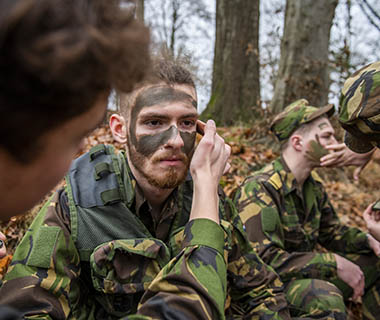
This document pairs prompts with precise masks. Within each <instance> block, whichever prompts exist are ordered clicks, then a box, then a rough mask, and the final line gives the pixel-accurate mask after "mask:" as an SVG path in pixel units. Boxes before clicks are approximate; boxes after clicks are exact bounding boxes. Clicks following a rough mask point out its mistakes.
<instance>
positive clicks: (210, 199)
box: [190, 120, 231, 223]
mask: <svg viewBox="0 0 380 320" xmlns="http://www.w3.org/2000/svg"><path fill="white" fill-rule="evenodd" d="M197 127H198V132H200V133H201V134H202V131H203V130H204V136H203V138H202V139H201V141H200V142H199V144H198V146H197V148H196V150H195V152H194V155H193V158H192V160H191V163H190V172H191V175H192V178H193V181H194V196H193V204H192V209H191V214H190V220H192V219H199V218H205V219H211V220H213V221H215V222H217V223H219V216H218V200H219V199H218V194H217V191H218V185H219V180H220V178H221V177H222V175H223V172H224V171H225V168H226V165H227V160H228V158H229V156H230V154H231V148H230V146H228V145H227V144H225V142H224V140H223V138H221V137H220V136H219V135H218V134H217V133H216V127H215V122H214V121H213V120H208V121H207V124H206V125H205V126H204V129H203V126H202V123H200V124H198V126H197Z"/></svg>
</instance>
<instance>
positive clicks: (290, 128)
mask: <svg viewBox="0 0 380 320" xmlns="http://www.w3.org/2000/svg"><path fill="white" fill-rule="evenodd" d="M334 111H335V110H334V105H332V104H328V105H326V106H324V107H322V108H317V107H313V106H310V105H309V102H308V101H307V100H306V99H299V100H297V101H295V102H293V103H291V104H290V105H288V106H287V107H286V108H285V109H284V111H282V112H281V113H279V114H278V115H277V116H276V117H275V118H274V119H273V121H272V124H271V126H270V129H271V131H272V132H273V133H274V134H275V135H276V137H277V138H278V140H280V142H283V141H285V140H287V139H288V138H289V137H290V136H291V135H292V133H293V132H294V131H296V130H297V129H298V128H299V127H300V126H301V125H303V124H305V123H309V122H311V121H313V120H314V119H317V118H318V117H320V116H322V115H324V114H326V115H327V116H328V117H331V116H332V115H333V114H334Z"/></svg>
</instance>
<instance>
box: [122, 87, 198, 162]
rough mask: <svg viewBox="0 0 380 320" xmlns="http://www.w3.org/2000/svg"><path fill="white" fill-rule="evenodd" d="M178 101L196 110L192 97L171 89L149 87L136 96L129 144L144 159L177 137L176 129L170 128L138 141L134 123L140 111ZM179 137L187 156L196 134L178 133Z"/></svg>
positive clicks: (195, 103)
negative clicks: (130, 143)
mask: <svg viewBox="0 0 380 320" xmlns="http://www.w3.org/2000/svg"><path fill="white" fill-rule="evenodd" d="M178 101H184V102H190V103H191V104H192V105H193V107H194V108H197V101H196V100H194V99H193V97H192V96H190V95H189V94H187V93H185V92H183V91H181V90H175V89H173V88H171V87H162V86H159V87H149V88H147V89H145V90H143V91H142V92H141V93H140V94H139V95H138V96H137V98H136V103H135V105H134V107H133V109H132V112H131V125H130V127H129V133H130V138H131V142H132V144H134V145H135V146H136V150H137V151H138V152H140V153H141V154H143V155H144V156H146V157H149V156H150V155H151V154H153V153H154V152H155V151H156V150H158V148H159V147H161V146H162V145H164V144H165V143H166V142H167V141H169V140H170V139H171V137H172V136H173V135H175V136H176V135H178V129H177V128H176V127H174V126H171V127H170V128H169V129H168V130H166V131H164V132H160V133H158V134H155V135H145V136H142V137H141V138H140V139H139V141H138V140H137V137H136V122H137V117H138V115H139V113H140V111H141V110H142V109H143V108H146V107H151V106H156V105H159V104H164V103H165V104H166V103H173V102H178ZM180 135H181V137H182V139H183V142H184V147H183V148H182V149H183V150H182V151H183V152H184V153H185V154H187V155H189V154H190V153H191V151H192V150H193V148H194V143H195V136H196V133H195V131H194V133H190V132H189V133H188V132H180ZM175 136H174V137H175Z"/></svg>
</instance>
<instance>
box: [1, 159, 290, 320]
mask: <svg viewBox="0 0 380 320" xmlns="http://www.w3.org/2000/svg"><path fill="white" fill-rule="evenodd" d="M79 159H81V158H79ZM78 161H79V160H77V161H76V162H74V165H73V167H75V164H76V163H77V162H78ZM117 161H119V163H120V166H119V168H120V175H119V177H122V180H123V181H122V185H123V188H120V190H121V192H124V194H123V195H122V197H123V199H124V200H123V202H122V203H121V204H122V205H123V206H125V208H127V209H128V210H129V211H131V212H133V213H134V216H133V217H132V216H129V217H128V219H124V221H122V220H120V221H116V220H114V221H113V222H112V225H110V224H109V223H103V230H99V229H97V227H98V226H99V225H101V224H102V222H103V219H104V221H106V220H107V219H108V217H107V218H104V217H105V215H103V216H100V219H99V221H100V224H98V225H94V226H90V225H89V226H88V230H83V229H82V230H80V223H78V221H79V220H80V219H82V218H83V217H81V215H83V212H82V213H80V214H78V215H75V214H74V213H75V212H76V209H78V208H75V207H78V206H75V204H74V203H73V201H72V200H70V199H71V197H70V194H72V193H73V191H72V190H70V188H77V187H78V186H76V185H75V184H74V185H73V184H72V183H68V185H67V187H66V188H65V189H63V190H60V191H58V192H57V193H56V194H55V195H54V196H53V198H52V199H51V200H50V201H49V202H48V203H47V204H46V205H45V206H44V208H43V209H42V210H41V212H40V213H39V214H38V216H37V217H36V218H35V220H34V222H33V224H32V225H31V227H30V228H29V230H28V232H27V233H26V235H25V236H24V238H23V240H22V242H21V243H20V245H19V246H18V247H17V250H16V252H15V255H14V258H13V261H12V264H11V266H10V269H9V271H8V273H7V275H6V276H5V281H4V285H3V287H2V288H1V290H0V300H1V303H3V304H8V305H11V306H12V305H13V306H17V308H21V310H22V312H24V313H25V314H26V317H27V318H30V319H35V318H36V317H37V318H39V319H66V318H72V319H117V318H121V317H123V316H127V315H130V314H133V313H136V312H137V313H138V314H143V315H146V316H150V317H152V318H155V319H166V318H172V317H173V315H175V318H179V319H223V318H224V316H225V315H224V314H225V310H224V309H227V311H226V315H227V317H229V316H231V315H232V314H233V316H234V317H235V318H239V317H241V318H243V317H244V318H245V319H249V318H257V317H267V316H268V317H270V318H274V319H284V318H289V313H288V310H287V307H286V301H285V297H284V294H283V293H282V283H281V281H280V280H279V279H278V276H277V275H276V274H275V273H274V272H273V270H272V269H271V268H270V267H268V266H267V265H265V264H264V263H263V262H262V260H261V259H260V258H259V257H258V256H257V254H255V253H254V252H253V250H252V249H251V247H250V245H249V242H248V241H247V239H246V238H245V234H244V232H243V230H242V224H241V221H240V218H239V216H238V214H237V211H236V210H235V208H234V206H233V205H232V202H231V201H230V200H229V199H225V200H224V201H223V202H221V204H222V205H221V206H220V214H221V216H222V217H223V218H225V220H222V221H221V227H222V228H220V227H219V226H218V225H217V224H215V223H213V222H210V221H208V220H205V219H200V220H195V221H193V222H190V223H189V222H187V221H188V219H189V214H190V210H191V202H192V181H191V179H187V180H186V181H185V182H184V183H183V184H182V185H181V186H179V187H178V189H177V190H175V191H174V192H173V193H172V194H171V195H170V196H169V198H168V200H167V202H166V204H165V206H164V208H163V211H162V215H161V218H160V219H159V220H155V219H153V217H152V215H151V214H150V208H149V205H148V203H147V201H146V200H145V198H144V196H143V194H142V193H141V192H140V191H139V188H138V186H137V184H136V181H135V180H134V178H133V176H132V175H131V173H130V171H129V168H128V165H127V163H126V161H125V157H124V155H123V154H120V155H118V156H117ZM95 171H96V170H95ZM100 171H101V170H100ZM71 172H73V169H72V170H71ZM74 172H75V174H77V171H75V170H74ZM98 173H99V172H98ZM100 175H101V173H100ZM95 176H97V173H95ZM120 190H119V191H120ZM184 190H185V192H184ZM82 191H83V190H82ZM102 194H104V193H102ZM107 195H108V196H111V197H112V194H111V195H110V194H108V193H107ZM115 205H120V202H118V203H116V204H115ZM112 207H113V205H112V204H110V205H104V206H99V207H98V209H101V210H104V214H107V210H110V212H111V213H112ZM127 209H125V210H127ZM89 210H91V211H89V212H91V213H93V212H92V211H93V208H89ZM123 210H124V209H123ZM78 212H80V211H78ZM114 214H116V213H114ZM132 219H135V222H136V223H137V225H139V226H140V229H139V230H135V231H134V232H137V233H139V237H138V238H137V237H136V238H133V236H132V237H129V236H128V235H130V234H132V233H133V232H132V231H133V230H131V229H132V227H130V226H129V224H131V225H133V224H132V221H131V220H132ZM73 220H76V221H73ZM227 221H231V222H232V223H230V222H227ZM86 223H87V224H88V223H91V222H88V221H87V222H86ZM78 226H79V229H78ZM135 226H136V224H135ZM123 228H124V233H125V237H126V239H124V238H120V237H117V238H114V239H111V238H110V239H108V241H104V243H100V244H99V245H97V244H96V243H94V244H93V245H94V247H95V249H94V250H93V252H92V253H90V254H88V255H87V254H86V252H87V251H86V250H85V249H83V246H84V244H87V246H91V244H92V242H96V241H97V240H96V239H97V235H98V234H100V233H102V234H104V235H105V236H103V235H102V237H105V238H107V236H108V235H110V234H111V235H112V234H113V233H112V232H114V231H112V230H111V229H117V230H119V234H120V232H123ZM46 230H50V231H49V232H46ZM222 230H223V231H224V232H223V231H222ZM141 231H142V233H141ZM223 235H224V240H220V238H221V237H223ZM89 239H90V240H91V241H88V240H89ZM92 239H93V240H92ZM218 239H219V240H218ZM220 242H223V243H222V244H223V249H221V248H220ZM169 261H170V262H169ZM225 261H227V264H228V270H227V277H226V268H225V265H224V263H225ZM226 278H227V280H228V285H227V284H226ZM227 288H228V289H227ZM226 290H228V292H227V293H228V297H229V299H227V301H225V297H226ZM134 317H138V316H133V317H132V318H131V317H128V319H129V318H131V319H134Z"/></svg>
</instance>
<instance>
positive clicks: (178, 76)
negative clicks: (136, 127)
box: [120, 56, 195, 116]
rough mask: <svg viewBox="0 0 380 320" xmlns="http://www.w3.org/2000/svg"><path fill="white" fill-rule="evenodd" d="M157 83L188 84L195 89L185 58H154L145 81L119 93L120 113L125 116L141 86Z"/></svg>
mask: <svg viewBox="0 0 380 320" xmlns="http://www.w3.org/2000/svg"><path fill="white" fill-rule="evenodd" d="M159 83H165V84H166V85H168V86H174V85H188V86H190V87H192V88H194V89H195V82H194V78H193V75H192V73H191V72H190V71H189V68H188V61H186V59H183V58H177V59H174V58H172V57H170V56H165V57H160V58H155V59H153V63H152V69H151V73H150V74H149V75H148V76H147V77H146V79H145V81H143V82H140V83H138V84H137V85H136V86H135V88H134V90H133V92H131V93H129V94H123V95H121V103H120V109H121V110H120V111H121V113H122V114H123V115H125V116H126V113H127V112H126V111H128V110H129V109H130V108H131V106H133V104H134V102H135V101H136V97H137V95H138V93H139V92H140V91H141V89H142V88H145V87H148V86H151V85H156V84H159Z"/></svg>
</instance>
